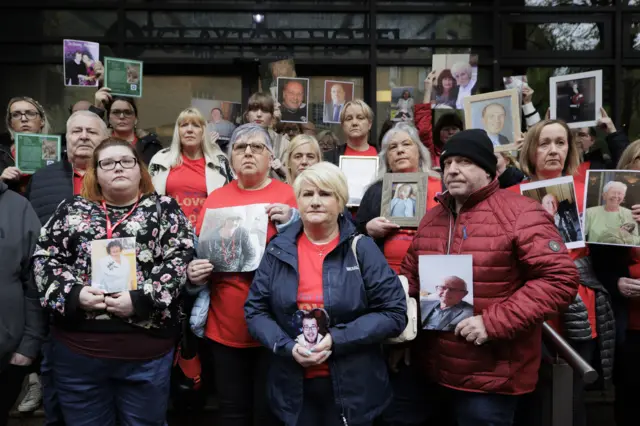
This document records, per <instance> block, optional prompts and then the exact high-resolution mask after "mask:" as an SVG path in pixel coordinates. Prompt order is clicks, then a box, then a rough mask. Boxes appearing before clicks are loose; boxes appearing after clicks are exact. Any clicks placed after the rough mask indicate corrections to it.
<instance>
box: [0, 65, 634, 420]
mask: <svg viewBox="0 0 640 426" xmlns="http://www.w3.org/2000/svg"><path fill="white" fill-rule="evenodd" d="M95 69H96V73H97V76H98V78H99V76H100V75H101V67H100V64H99V63H96V65H95ZM465 72H466V70H459V72H458V71H456V73H457V74H460V75H464V73H465ZM442 78H443V79H445V80H446V79H447V78H448V79H451V78H450V77H448V76H445V77H442ZM432 84H433V81H432V79H427V80H425V98H424V101H423V102H422V103H416V104H415V105H413V106H412V108H413V118H414V122H413V123H409V122H400V123H394V122H392V121H391V120H388V121H387V122H386V123H385V125H384V126H383V129H382V131H381V135H380V140H379V141H372V140H371V138H370V130H371V127H372V125H373V123H374V121H373V118H374V117H373V111H372V109H371V108H370V107H369V106H368V105H367V104H366V103H365V102H364V101H363V100H360V99H354V100H351V101H348V102H345V103H344V105H341V106H340V108H337V109H336V111H337V112H335V118H336V119H337V120H338V121H339V122H340V125H341V126H342V129H343V131H344V135H345V139H344V140H338V137H337V136H336V135H335V134H332V133H330V132H323V133H322V134H316V131H315V128H314V127H313V126H312V125H307V126H305V127H304V128H303V127H302V126H299V125H296V126H297V127H295V128H292V129H288V128H285V127H283V126H282V123H279V120H280V118H281V115H282V112H281V109H280V105H279V104H278V103H277V102H276V101H275V100H274V99H273V97H272V96H271V95H270V94H265V93H255V94H253V95H252V96H251V97H250V98H249V99H248V102H247V105H248V106H247V109H246V112H245V113H244V116H243V119H244V120H243V121H244V124H242V125H240V126H238V127H237V128H235V129H234V130H233V132H232V133H231V135H230V137H229V138H228V140H227V138H219V136H220V135H219V134H218V133H216V132H212V131H210V127H209V128H208V124H207V121H206V119H205V118H204V117H203V116H202V114H201V113H200V112H199V111H198V110H197V109H194V108H186V109H184V110H183V111H182V112H181V113H180V114H179V115H178V117H177V119H176V122H175V129H174V133H173V137H172V139H171V142H170V144H169V145H168V147H166V148H163V147H162V145H161V143H160V141H159V140H158V138H157V137H156V135H154V134H148V133H146V132H143V131H141V130H140V129H138V128H137V121H138V109H137V106H136V103H135V101H134V100H133V99H132V98H127V97H122V96H115V95H111V93H110V90H109V88H107V87H102V88H100V89H99V90H98V91H97V92H96V94H95V98H94V99H93V100H92V101H91V102H87V101H82V102H79V103H78V104H76V105H75V106H74V108H73V109H72V114H71V115H70V117H69V119H68V120H67V123H66V131H65V135H64V136H65V141H66V142H65V143H66V148H65V155H64V157H63V159H62V161H60V162H56V163H54V164H51V165H48V166H46V167H43V168H42V169H40V170H38V171H37V172H36V173H34V174H33V175H27V174H23V173H22V172H21V171H20V170H19V169H18V168H17V167H16V164H15V145H14V141H13V135H14V134H15V133H34V134H48V133H49V132H51V129H50V123H49V120H48V118H47V115H46V111H45V110H44V108H43V107H42V106H41V105H40V103H38V102H37V101H36V100H34V99H32V98H29V97H19V98H14V99H11V101H10V102H9V104H8V106H7V113H6V126H7V129H8V131H9V137H8V142H7V143H6V144H5V145H3V146H2V147H0V244H1V245H0V247H1V248H2V253H3V255H4V256H3V257H2V263H3V268H2V269H1V271H0V426H1V425H5V424H6V423H7V418H8V415H9V411H10V410H11V408H12V407H13V406H14V404H15V403H16V400H17V399H18V396H19V394H20V393H21V391H23V389H25V386H24V383H25V381H26V394H25V396H24V398H23V400H21V401H18V410H19V411H21V412H29V411H33V410H35V409H36V408H37V407H38V406H40V405H41V404H43V405H44V410H45V416H46V424H48V425H68V426H80V425H105V426H107V425H113V424H117V423H119V424H123V425H158V426H160V425H164V424H166V414H167V409H168V406H169V401H170V394H171V382H172V369H173V366H174V364H175V360H176V359H178V357H179V353H177V352H179V351H180V348H179V347H178V348H177V342H178V341H179V340H180V339H181V337H182V335H183V333H191V332H192V333H194V334H195V335H197V336H199V338H200V342H201V343H202V344H201V345H200V349H201V351H200V353H199V354H198V355H197V356H199V358H200V359H201V360H202V362H203V363H207V364H208V365H210V366H211V367H210V370H211V371H210V372H209V373H210V374H206V375H203V376H202V380H203V381H204V382H205V383H206V384H207V387H209V388H210V389H213V391H214V392H215V394H216V396H217V400H218V409H217V416H218V423H217V424H220V425H222V426H248V425H252V424H254V425H255V424H260V425H281V424H283V425H288V426H296V425H301V426H309V425H311V426H313V425H318V426H333V425H354V426H367V425H384V426H386V425H389V426H394V425H398V426H412V425H413V426H419V425H423V424H432V422H433V423H434V424H435V422H437V424H442V425H449V424H451V425H454V424H457V425H461V426H466V425H474V426H476V425H526V424H528V420H530V416H528V415H527V410H528V409H530V407H531V401H532V400H531V398H530V396H532V395H534V394H535V393H536V385H537V383H538V377H539V369H540V364H541V358H542V354H543V352H544V351H549V350H552V348H545V347H544V346H543V345H542V338H541V335H542V325H543V323H544V322H545V321H547V322H548V323H549V324H550V325H551V326H553V327H554V328H555V329H556V330H557V331H558V332H560V333H561V334H562V336H563V337H564V338H565V339H566V340H567V341H568V342H569V343H570V344H571V346H573V348H574V349H575V350H576V351H577V352H578V353H579V354H580V355H581V356H582V357H583V358H584V359H585V360H586V361H587V362H589V363H591V364H592V365H594V367H596V368H597V370H598V371H599V373H600V377H601V382H600V386H603V387H607V386H609V384H610V382H611V381H612V380H613V382H614V383H615V386H616V403H615V412H616V422H617V424H618V425H619V426H624V425H631V424H635V422H636V421H637V420H636V417H637V415H636V413H635V404H634V402H635V401H634V400H633V395H634V390H635V383H636V380H635V379H636V378H640V367H638V365H637V363H636V362H635V359H636V357H637V356H638V355H640V281H639V279H640V269H639V267H638V265H640V251H638V249H636V248H629V247H606V246H604V247H603V246H595V245H593V246H592V245H588V246H587V247H585V248H581V249H572V250H568V249H567V248H566V246H565V244H564V243H563V235H561V232H560V231H561V230H562V227H559V226H558V223H559V222H560V223H562V218H560V220H558V218H556V217H555V216H556V215H555V213H554V212H557V211H558V202H557V200H555V203H554V200H552V199H551V198H549V199H546V200H543V202H542V204H541V203H538V202H537V201H535V200H533V199H531V198H527V197H524V196H522V195H521V194H520V185H521V184H523V183H525V182H537V181H544V180H548V179H554V178H557V177H561V176H572V177H573V179H574V185H575V189H576V195H577V198H578V200H577V205H578V206H580V214H582V213H583V212H582V205H583V203H582V197H583V194H584V186H585V179H586V171H587V170H589V169H612V170H613V169H615V170H640V162H639V161H638V158H640V141H636V142H634V143H631V144H630V143H629V141H628V138H627V137H626V135H625V134H624V132H622V131H618V130H617V129H616V127H615V125H614V124H613V122H612V120H611V119H610V118H609V117H607V115H606V113H604V111H603V114H602V118H601V119H600V120H599V123H598V126H599V127H601V128H602V129H603V130H604V132H605V133H606V143H607V145H608V154H604V153H603V152H602V150H601V149H599V148H597V146H598V145H597V144H595V135H596V133H595V129H590V128H584V129H577V130H576V129H570V128H569V127H568V126H567V125H566V123H564V122H563V121H561V120H550V119H548V118H545V119H541V117H540V115H539V114H538V113H537V111H536V110H535V107H534V106H533V104H532V96H533V91H532V90H530V89H528V88H527V90H525V91H524V92H523V96H522V110H523V115H524V116H525V118H526V120H525V121H526V127H527V129H526V132H525V133H524V134H523V137H522V139H521V140H520V141H518V147H519V150H518V151H519V152H518V153H517V154H515V153H510V152H501V153H495V152H494V143H493V142H492V140H491V138H490V136H489V135H488V134H487V133H486V132H485V131H483V130H464V129H463V125H462V122H461V120H460V118H459V117H458V116H457V115H456V114H455V113H453V112H448V113H445V114H443V115H442V116H441V117H440V118H439V119H438V120H437V121H436V123H435V124H432V122H433V118H432V104H431V89H432ZM293 89H295V87H290V88H288V89H287V90H290V91H291V90H293ZM461 90H463V89H461ZM441 95H442V94H438V96H441ZM291 96H293V95H291ZM331 113H332V114H334V111H332V112H331ZM308 124H310V123H308ZM223 139H224V140H223ZM342 155H350V156H377V157H378V164H379V169H378V176H377V177H376V179H375V180H374V181H373V182H372V183H371V184H370V185H369V186H368V188H367V189H366V191H365V193H364V196H363V198H362V202H361V204H360V206H359V207H358V208H353V207H347V200H348V199H349V191H348V182H347V180H346V177H345V175H344V174H343V173H342V171H341V170H340V168H339V167H338V165H339V161H340V156H342ZM391 173H393V174H403V173H423V174H426V176H427V180H426V181H427V187H426V188H422V189H423V190H424V191H425V193H426V200H427V201H426V214H425V215H424V217H422V218H421V220H420V225H419V226H418V227H417V228H411V227H405V226H400V225H398V224H396V223H394V222H393V221H391V220H390V219H389V218H387V217H383V216H382V215H381V211H382V192H383V181H384V178H385V176H387V175H388V174H391ZM406 187H407V188H408V190H412V189H411V187H410V186H408V185H406ZM402 188H403V187H398V190H397V193H398V197H397V198H398V200H399V201H400V202H401V201H402V200H404V199H407V197H408V195H406V194H405V192H404V190H401V189H402ZM408 190H407V193H408ZM624 190H625V188H616V187H615V185H612V186H611V187H610V188H606V189H605V191H604V192H605V193H606V194H613V193H614V192H615V194H616V195H615V197H614V195H611V197H612V200H613V201H612V203H613V202H614V201H615V202H617V203H618V206H619V204H620V199H621V198H624ZM616 197H617V198H616ZM614 198H615V199H614ZM411 201H412V204H411V205H409V204H408V203H406V202H405V203H404V204H402V208H403V209H404V210H406V209H407V208H409V209H410V210H411V212H414V211H415V201H413V199H412V200H411ZM254 206H261V207H260V208H262V209H264V215H266V217H267V218H268V221H267V223H268V225H267V227H266V229H264V239H265V240H266V241H264V246H263V248H262V249H260V250H259V251H255V246H252V247H251V250H250V251H251V253H252V256H251V257H252V258H253V257H254V256H257V253H259V254H260V256H261V260H260V262H259V263H258V262H256V265H258V264H259V266H257V267H256V268H255V269H253V270H247V268H246V267H244V266H242V265H246V264H249V263H252V262H248V261H246V260H247V259H246V258H245V257H246V253H245V251H247V252H248V251H249V249H247V250H245V249H243V247H244V245H245V244H252V240H251V238H254V236H253V234H252V232H253V231H252V229H253V228H245V227H243V226H242V224H241V223H242V221H243V220H244V216H243V215H242V214H238V213H233V212H237V211H239V210H242V209H243V208H247V207H254ZM407 206H408V207H407ZM398 208H400V207H398ZM238 209H239V210H238ZM554 209H555V210H554ZM404 210H403V211H404ZM208 211H219V212H223V211H224V212H225V213H224V214H223V213H221V214H220V215H219V216H218V217H220V218H221V219H220V220H221V223H220V225H219V229H217V230H216V232H217V234H216V237H215V238H216V240H215V241H216V242H215V247H214V248H212V249H210V250H208V253H209V254H207V255H203V251H202V250H200V244H199V237H200V236H201V232H203V230H204V226H205V224H206V223H207V221H206V220H205V217H206V215H207V212H208ZM625 212H626V214H627V216H629V220H630V221H634V222H639V223H640V205H637V206H633V207H632V208H631V209H626V210H625ZM227 225H228V226H227ZM588 227H589V229H591V228H594V229H595V228H597V218H590V219H589V220H588ZM636 228H637V227H636ZM559 229H560V231H559ZM583 229H584V228H583ZM579 231H580V230H579V229H578V230H576V229H572V230H569V231H567V232H579ZM593 232H595V231H593V230H592V233H593ZM636 232H637V231H636ZM357 235H362V236H364V238H360V237H356V236H357ZM112 239H114V241H118V240H119V239H127V240H128V239H134V240H135V250H134V251H133V253H134V254H132V255H131V257H129V258H125V257H124V256H125V255H124V254H122V248H123V246H122V244H121V243H117V244H115V243H114V244H112V245H111V246H109V245H107V246H106V247H107V249H106V251H107V255H108V256H111V255H112V253H111V252H110V250H111V249H112V248H114V249H116V250H115V251H117V252H118V253H116V254H117V255H118V256H119V257H118V259H123V260H122V263H120V262H118V263H119V264H120V265H126V268H125V267H123V268H124V269H129V268H130V267H131V268H134V273H135V280H134V281H135V286H134V287H135V288H134V289H132V290H128V291H118V292H111V291H109V290H105V289H104V288H100V286H98V285H96V284H95V283H94V284H93V285H92V269H93V268H94V267H95V266H94V265H93V263H95V262H94V259H93V253H92V250H91V247H92V242H95V241H100V240H112ZM118 247H119V249H120V251H118V250H117V248H118ZM463 254H464V255H472V256H473V282H472V283H466V282H464V280H461V279H460V278H457V279H453V278H456V277H449V278H447V279H446V280H444V281H443V284H442V285H441V286H439V289H438V296H439V297H440V299H435V300H436V301H434V302H433V303H431V305H430V311H429V312H428V313H425V312H423V314H426V316H427V317H428V318H429V321H433V323H434V324H436V323H438V324H442V323H443V318H445V317H446V318H448V319H447V324H448V326H447V327H444V328H438V326H434V327H431V328H432V329H431V330H429V329H427V328H429V327H425V329H423V327H422V326H421V325H418V326H417V328H419V330H418V332H417V337H415V339H412V340H406V341H404V342H401V343H398V340H399V339H395V340H389V339H393V338H397V337H398V336H400V335H403V334H404V332H405V330H406V329H407V328H408V326H409V327H412V326H416V323H414V322H412V321H415V318H412V316H411V315H409V314H408V313H409V310H408V304H407V295H406V294H405V292H404V291H403V286H402V284H401V279H400V276H404V277H406V279H407V280H408V283H409V289H408V293H409V296H410V297H411V298H414V299H416V300H418V301H419V300H420V281H421V275H422V274H430V273H435V271H425V270H423V269H422V268H421V267H420V257H421V256H425V255H450V256H455V255H463ZM107 260H109V258H108V259H107ZM245 261H246V262H245ZM111 263H113V262H111ZM214 265H224V266H223V267H220V266H218V267H216V266H214ZM116 266H118V265H116ZM118 267H120V266H118ZM216 268H217V269H216ZM468 286H472V289H473V294H474V303H473V305H470V304H468V303H466V302H462V298H463V296H465V295H466V294H467V293H468V292H469V290H470V289H469V288H468ZM447 297H449V298H450V299H451V300H454V299H455V303H452V304H451V305H452V306H453V305H455V306H457V305H458V304H461V303H465V305H464V309H463V310H464V312H465V313H466V314H465V315H464V316H462V317H460V318H458V319H456V320H455V321H452V320H451V318H449V317H450V315H449V316H447V315H448V314H447V311H446V310H447V309H448V305H447V303H445V302H444V300H445V299H446V298H447ZM437 300H440V301H441V303H438V302H437ZM419 305H420V304H419V303H418V306H419ZM318 311H322V312H324V313H325V314H326V317H323V318H322V321H320V320H319V319H318V317H317V316H314V315H315V314H314V312H318ZM418 318H420V315H418ZM296 320H299V323H300V324H299V325H298V323H297V322H296ZM185 322H186V324H188V325H190V328H191V331H188V330H187V331H185V327H183V325H184V324H185ZM321 323H322V329H321V330H320V324H321ZM438 330H447V331H438ZM299 336H303V337H305V336H312V337H311V338H307V339H306V340H305V339H304V338H303V339H302V340H301V339H300V338H299ZM27 377H28V379H27ZM585 387H586V385H585V383H584V382H583V381H582V379H581V378H580V376H579V375H575V378H574V383H573V394H574V406H573V414H574V421H573V424H574V425H576V426H585V425H586V417H585V399H584V396H585Z"/></svg>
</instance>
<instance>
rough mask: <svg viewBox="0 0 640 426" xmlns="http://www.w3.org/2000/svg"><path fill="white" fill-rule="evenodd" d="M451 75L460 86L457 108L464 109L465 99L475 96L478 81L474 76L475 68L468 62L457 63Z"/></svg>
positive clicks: (452, 68)
mask: <svg viewBox="0 0 640 426" xmlns="http://www.w3.org/2000/svg"><path fill="white" fill-rule="evenodd" d="M451 74H453V78H455V79H456V83H457V84H458V99H456V108H457V109H464V101H463V99H464V98H466V97H467V96H470V95H473V94H474V92H475V91H474V89H475V86H476V79H475V78H474V76H473V67H472V66H471V64H469V63H467V62H456V63H455V64H453V66H452V67H451Z"/></svg>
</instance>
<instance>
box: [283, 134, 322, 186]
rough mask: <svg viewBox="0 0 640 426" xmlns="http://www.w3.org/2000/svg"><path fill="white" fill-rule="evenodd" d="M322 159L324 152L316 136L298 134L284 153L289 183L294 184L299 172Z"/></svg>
mask: <svg viewBox="0 0 640 426" xmlns="http://www.w3.org/2000/svg"><path fill="white" fill-rule="evenodd" d="M321 160H322V152H321V151H320V145H319V144H318V141H317V140H316V138H314V137H313V136H310V135H298V136H296V137H295V138H293V139H292V140H291V143H290V144H289V146H288V147H287V150H286V151H285V154H284V166H285V168H286V170H287V183H288V184H289V185H292V184H293V183H294V181H295V180H296V177H298V174H299V173H300V172H302V171H303V170H305V169H306V168H307V167H310V166H313V165H314V164H316V163H317V162H319V161H321Z"/></svg>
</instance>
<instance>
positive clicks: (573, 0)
mask: <svg viewBox="0 0 640 426" xmlns="http://www.w3.org/2000/svg"><path fill="white" fill-rule="evenodd" d="M614 1H615V0H608V1H602V0H525V6H613V3H614Z"/></svg>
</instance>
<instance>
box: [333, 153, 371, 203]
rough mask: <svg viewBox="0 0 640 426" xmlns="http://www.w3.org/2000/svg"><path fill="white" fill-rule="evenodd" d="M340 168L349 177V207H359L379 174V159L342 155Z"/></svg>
mask: <svg viewBox="0 0 640 426" xmlns="http://www.w3.org/2000/svg"><path fill="white" fill-rule="evenodd" d="M339 167H340V170H342V173H344V174H345V176H346V177H347V185H348V187H349V200H348V201H347V206H348V207H355V206H359V205H360V201H362V196H363V195H364V192H365V191H366V189H367V188H368V187H369V185H371V182H373V181H374V180H375V178H376V174H377V173H378V157H359V156H355V155H341V156H340V164H339Z"/></svg>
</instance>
